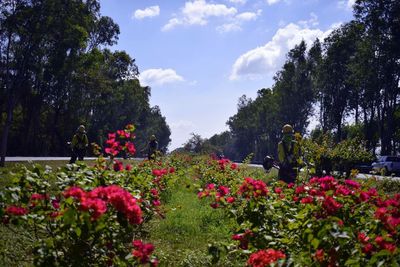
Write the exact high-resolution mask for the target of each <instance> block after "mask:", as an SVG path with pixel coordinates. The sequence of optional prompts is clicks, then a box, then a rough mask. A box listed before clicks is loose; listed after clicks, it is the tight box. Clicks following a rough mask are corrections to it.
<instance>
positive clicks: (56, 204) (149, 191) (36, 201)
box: [0, 125, 179, 266]
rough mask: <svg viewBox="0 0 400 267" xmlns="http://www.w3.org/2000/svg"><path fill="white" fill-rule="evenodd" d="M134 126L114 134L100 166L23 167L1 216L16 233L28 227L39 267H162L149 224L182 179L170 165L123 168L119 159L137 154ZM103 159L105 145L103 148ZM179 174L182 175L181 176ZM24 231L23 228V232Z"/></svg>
mask: <svg viewBox="0 0 400 267" xmlns="http://www.w3.org/2000/svg"><path fill="white" fill-rule="evenodd" d="M133 131H134V127H133V126H132V125H128V126H127V127H126V129H124V130H118V131H117V132H116V133H111V134H109V135H108V137H109V138H108V140H107V142H106V148H105V154H106V155H109V156H110V159H106V158H104V157H103V156H102V155H101V154H100V155H99V158H98V160H97V161H96V164H95V166H93V167H90V166H86V165H85V164H78V165H76V164H73V165H67V166H65V167H63V168H60V169H58V170H56V171H52V170H51V169H50V168H47V167H46V168H45V167H42V166H40V165H35V166H34V167H33V168H32V169H28V168H26V167H21V168H20V169H19V170H18V171H17V172H16V173H14V174H13V175H12V177H13V178H12V181H11V184H10V185H9V186H8V187H7V188H5V190H3V191H2V192H1V194H0V218H1V222H2V224H3V226H4V227H8V229H10V231H14V229H24V230H26V234H27V235H30V236H29V238H30V239H31V240H32V242H33V246H34V247H33V250H32V251H27V253H29V254H31V255H32V258H33V261H34V264H35V265H37V266H50V265H51V266H53V265H60V266H91V265H99V266H132V265H139V264H150V265H152V266H156V265H157V264H158V261H157V259H156V258H155V257H154V256H152V253H153V251H154V250H155V248H154V246H153V245H152V244H145V243H142V241H141V238H142V236H144V235H143V226H144V225H145V224H146V223H147V222H148V221H149V220H150V219H151V218H152V217H153V216H163V211H162V207H161V205H162V203H163V192H164V191H166V190H167V188H168V185H169V184H171V183H173V182H174V181H176V180H177V179H178V177H177V174H176V172H175V170H176V169H177V167H174V166H172V165H170V164H171V163H170V162H169V161H164V162H150V161H143V162H141V163H140V164H139V165H136V166H132V165H126V166H124V164H123V162H122V161H118V160H116V159H115V156H118V155H121V153H122V154H124V155H129V156H131V155H133V154H134V152H135V147H134V145H133V143H132V140H133V138H134V134H133ZM96 148H97V150H98V152H99V153H101V151H100V149H99V147H98V146H96ZM178 173H179V172H178ZM16 227H17V228H16Z"/></svg>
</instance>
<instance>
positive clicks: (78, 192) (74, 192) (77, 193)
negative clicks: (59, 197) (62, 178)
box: [63, 186, 85, 199]
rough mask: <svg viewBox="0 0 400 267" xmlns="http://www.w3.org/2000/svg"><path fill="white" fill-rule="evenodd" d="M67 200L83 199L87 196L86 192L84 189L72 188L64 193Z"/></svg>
mask: <svg viewBox="0 0 400 267" xmlns="http://www.w3.org/2000/svg"><path fill="white" fill-rule="evenodd" d="M63 195H64V197H65V198H69V197H73V198H76V199H81V198H82V197H83V196H84V195H85V191H83V189H82V188H80V187H77V186H72V187H70V188H68V189H67V190H65V191H64V193H63Z"/></svg>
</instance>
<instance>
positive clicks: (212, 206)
mask: <svg viewBox="0 0 400 267" xmlns="http://www.w3.org/2000/svg"><path fill="white" fill-rule="evenodd" d="M210 206H211V208H213V209H216V208H218V207H219V204H218V203H211V204H210Z"/></svg>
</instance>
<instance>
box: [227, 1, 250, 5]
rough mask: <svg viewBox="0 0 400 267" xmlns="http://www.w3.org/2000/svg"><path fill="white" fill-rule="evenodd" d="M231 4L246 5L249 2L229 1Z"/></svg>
mask: <svg viewBox="0 0 400 267" xmlns="http://www.w3.org/2000/svg"><path fill="white" fill-rule="evenodd" d="M229 2H231V3H233V4H241V5H244V4H246V2H247V0H229Z"/></svg>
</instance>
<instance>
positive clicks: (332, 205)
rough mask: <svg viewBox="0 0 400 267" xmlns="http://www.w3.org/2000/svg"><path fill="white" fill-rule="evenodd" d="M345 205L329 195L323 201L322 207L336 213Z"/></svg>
mask: <svg viewBox="0 0 400 267" xmlns="http://www.w3.org/2000/svg"><path fill="white" fill-rule="evenodd" d="M342 206H343V205H342V204H340V203H338V202H337V201H336V200H335V199H334V198H333V197H331V196H327V197H326V198H325V200H324V202H323V203H322V207H323V208H324V209H325V210H326V211H327V213H328V214H335V213H336V212H337V211H338V210H339V209H340V208H341V207H342Z"/></svg>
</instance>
